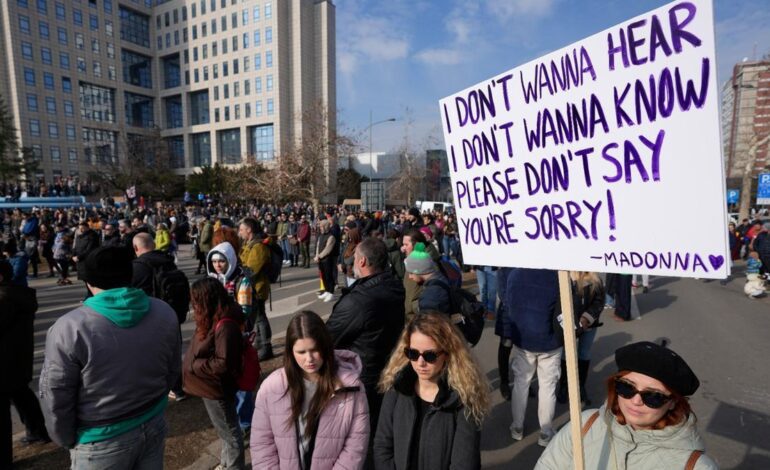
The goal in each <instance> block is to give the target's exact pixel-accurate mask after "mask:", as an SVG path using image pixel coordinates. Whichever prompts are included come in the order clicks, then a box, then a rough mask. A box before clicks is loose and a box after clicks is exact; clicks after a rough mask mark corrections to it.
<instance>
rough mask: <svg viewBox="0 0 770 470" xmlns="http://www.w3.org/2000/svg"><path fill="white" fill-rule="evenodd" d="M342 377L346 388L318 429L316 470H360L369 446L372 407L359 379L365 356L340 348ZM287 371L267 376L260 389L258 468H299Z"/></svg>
mask: <svg viewBox="0 0 770 470" xmlns="http://www.w3.org/2000/svg"><path fill="white" fill-rule="evenodd" d="M334 355H335V359H336V361H337V365H338V367H337V377H338V378H339V379H340V382H342V388H356V387H357V390H355V391H341V392H339V393H337V394H335V396H334V397H333V398H332V400H331V401H330V402H329V404H328V405H327V406H326V409H325V410H324V411H323V413H322V414H321V418H320V421H319V423H318V431H317V433H316V439H315V448H314V450H313V459H312V462H311V467H310V468H311V470H356V469H361V468H362V467H363V464H364V460H365V458H366V450H367V448H368V445H369V407H368V405H367V402H366V392H365V391H364V387H363V385H362V384H361V382H360V380H359V379H358V377H359V375H360V374H361V360H360V359H359V358H358V355H357V354H355V353H352V352H350V351H335V352H334ZM287 387H288V386H287V383H286V373H285V372H284V370H283V368H281V369H279V370H276V371H275V372H273V373H272V374H270V376H269V377H268V378H267V379H265V381H264V383H262V386H261V387H260V388H259V392H258V393H257V400H256V404H255V409H254V417H253V418H252V422H251V465H252V468H254V469H259V470H297V469H299V468H300V459H299V449H298V444H297V435H296V430H295V428H296V425H294V426H290V427H288V428H287V426H286V421H287V420H288V419H289V416H291V397H290V396H289V394H288V393H286V390H287Z"/></svg>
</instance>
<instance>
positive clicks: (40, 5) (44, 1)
mask: <svg viewBox="0 0 770 470" xmlns="http://www.w3.org/2000/svg"><path fill="white" fill-rule="evenodd" d="M37 12H38V13H40V14H41V15H47V14H48V0H37Z"/></svg>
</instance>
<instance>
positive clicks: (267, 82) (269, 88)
mask: <svg viewBox="0 0 770 470" xmlns="http://www.w3.org/2000/svg"><path fill="white" fill-rule="evenodd" d="M265 89H266V90H267V91H273V76H272V75H268V76H267V77H266V78H265Z"/></svg>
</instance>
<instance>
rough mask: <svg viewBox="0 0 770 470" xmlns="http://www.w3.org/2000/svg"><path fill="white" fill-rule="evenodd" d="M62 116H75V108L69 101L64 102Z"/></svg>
mask: <svg viewBox="0 0 770 470" xmlns="http://www.w3.org/2000/svg"><path fill="white" fill-rule="evenodd" d="M64 115H65V116H67V117H72V116H74V115H75V106H74V105H73V104H72V101H70V100H64Z"/></svg>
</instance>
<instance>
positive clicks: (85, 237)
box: [72, 229, 99, 279]
mask: <svg viewBox="0 0 770 470" xmlns="http://www.w3.org/2000/svg"><path fill="white" fill-rule="evenodd" d="M97 248H99V235H97V234H96V232H94V231H93V230H90V229H89V230H88V231H87V232H85V233H82V234H80V235H79V236H78V237H77V239H76V240H75V245H74V246H73V247H72V256H77V257H78V261H77V263H78V264H77V270H78V279H83V266H85V263H83V261H84V260H85V259H86V256H88V254H89V253H91V252H92V251H94V250H95V249H97Z"/></svg>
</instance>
